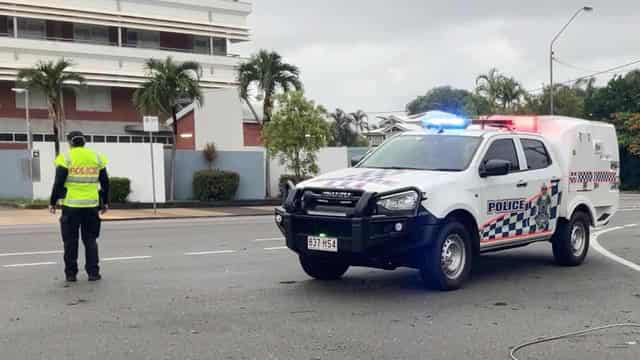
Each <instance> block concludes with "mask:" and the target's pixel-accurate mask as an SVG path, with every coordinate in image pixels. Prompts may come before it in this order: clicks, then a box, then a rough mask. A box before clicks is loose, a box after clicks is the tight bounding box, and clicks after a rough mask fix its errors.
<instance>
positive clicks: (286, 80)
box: [238, 50, 302, 123]
mask: <svg viewBox="0 0 640 360" xmlns="http://www.w3.org/2000/svg"><path fill="white" fill-rule="evenodd" d="M238 82H239V83H240V96H241V97H242V98H243V99H244V100H245V101H246V102H247V103H248V104H249V105H250V103H249V100H248V93H249V88H250V87H251V86H254V85H255V86H257V88H258V90H259V91H260V92H261V93H262V94H263V96H264V122H265V123H268V122H269V121H270V120H271V113H272V112H273V98H274V95H275V94H276V93H277V91H278V90H279V89H281V90H282V91H283V92H288V91H290V90H294V89H295V90H298V91H299V90H302V82H300V71H299V70H298V67H296V66H294V65H291V64H287V63H285V62H284V61H283V60H282V56H280V54H278V53H276V52H270V51H267V50H260V51H259V52H258V53H257V54H255V55H253V56H252V57H251V58H250V59H249V61H247V62H245V63H243V64H241V65H240V68H239V69H238ZM252 111H253V112H254V116H255V111H254V110H252ZM256 120H257V119H256Z"/></svg>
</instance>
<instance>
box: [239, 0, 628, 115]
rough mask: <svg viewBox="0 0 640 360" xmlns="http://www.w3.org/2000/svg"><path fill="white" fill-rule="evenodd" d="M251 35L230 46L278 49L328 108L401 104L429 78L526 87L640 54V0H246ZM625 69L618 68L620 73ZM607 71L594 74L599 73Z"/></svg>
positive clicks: (431, 83)
mask: <svg viewBox="0 0 640 360" xmlns="http://www.w3.org/2000/svg"><path fill="white" fill-rule="evenodd" d="M253 4H254V7H253V10H254V11H253V13H252V14H251V16H250V17H249V26H250V27H251V30H252V34H253V35H252V37H253V40H252V41H251V42H249V43H244V44H242V45H236V46H235V47H234V48H232V49H234V50H236V51H237V52H240V53H241V54H242V55H250V54H252V53H254V52H256V51H257V50H259V49H269V50H275V51H277V52H279V53H280V54H281V55H282V56H283V57H284V59H285V60H286V61H287V62H289V63H292V64H294V65H297V66H298V67H299V68H300V71H301V78H302V81H303V83H304V86H305V93H306V95H307V97H308V98H310V99H312V100H314V101H316V102H317V103H320V104H322V105H324V106H325V107H326V108H328V109H335V108H336V107H339V108H342V109H344V110H346V111H348V112H351V111H355V110H358V109H361V110H364V111H365V112H368V113H374V112H390V111H398V110H403V109H404V108H405V106H406V104H407V103H408V102H410V101H411V100H413V99H414V98H416V97H417V96H419V95H423V94H424V93H426V92H427V91H428V90H429V89H431V88H433V87H435V86H441V85H451V86H454V87H459V88H463V89H473V87H474V85H475V78H476V77H477V76H478V75H479V74H481V73H486V72H487V71H488V70H489V69H490V68H492V67H496V68H498V69H499V70H500V71H501V72H502V73H504V74H506V75H508V76H513V77H515V78H516V79H517V80H519V81H520V82H521V83H522V84H523V86H524V87H525V89H528V90H533V89H536V88H540V87H541V86H542V84H543V83H546V84H548V82H549V44H550V42H551V39H552V38H553V36H554V35H555V34H556V33H557V32H558V31H559V30H560V28H561V27H562V25H564V24H565V23H566V22H567V21H568V20H569V18H570V17H571V16H572V15H573V13H575V11H576V10H577V9H579V8H581V7H583V6H592V7H594V11H593V12H589V13H582V14H580V15H579V16H578V18H576V20H575V21H574V22H573V23H572V24H571V25H570V26H569V27H568V28H567V30H566V31H565V32H564V33H563V35H562V36H561V37H560V38H559V40H558V41H557V43H556V45H555V53H556V57H557V58H558V60H560V61H562V62H563V63H565V64H568V65H570V66H567V65H561V64H556V65H555V71H554V78H555V79H556V81H564V80H569V79H574V78H577V77H580V76H584V75H586V74H591V73H593V72H596V71H600V70H603V69H608V68H611V67H614V66H616V65H619V64H624V63H627V62H631V61H634V60H639V59H640V36H639V35H640V0H592V1H574V0H555V1H549V0H510V1H509V0H473V1H472V0H466V1H463V0H439V1H435V0H315V1H311V0H254V1H253ZM629 69H632V68H628V69H623V70H621V71H618V72H617V73H616V74H622V73H624V71H628V70H629ZM613 75H614V73H611V74H606V75H602V76H601V77H599V78H598V79H599V82H601V83H602V82H604V81H606V80H608V79H609V78H610V77H611V76H613Z"/></svg>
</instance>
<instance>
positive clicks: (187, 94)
mask: <svg viewBox="0 0 640 360" xmlns="http://www.w3.org/2000/svg"><path fill="white" fill-rule="evenodd" d="M145 71H146V73H147V81H146V82H145V83H144V84H142V87H141V88H139V89H137V90H136V91H135V92H134V93H133V103H134V104H135V105H136V107H137V108H138V109H139V110H140V112H142V113H143V114H158V115H161V116H164V117H165V118H171V119H172V123H171V124H167V125H170V126H171V128H172V130H173V131H172V132H171V134H172V139H173V145H172V147H171V165H170V166H171V178H170V183H169V200H174V199H175V187H176V141H177V138H178V116H177V115H178V112H179V111H180V108H181V107H182V106H183V105H185V103H192V102H196V103H197V104H200V105H201V104H202V103H203V101H204V100H203V96H202V89H201V88H200V77H201V75H202V68H201V67H200V64H198V63H196V62H192V61H187V62H183V63H179V62H175V61H173V59H172V58H171V57H168V58H167V59H166V60H164V61H159V60H155V59H149V60H147V62H146V63H145Z"/></svg>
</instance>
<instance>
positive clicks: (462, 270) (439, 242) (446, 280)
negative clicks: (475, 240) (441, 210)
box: [420, 221, 473, 290]
mask: <svg viewBox="0 0 640 360" xmlns="http://www.w3.org/2000/svg"><path fill="white" fill-rule="evenodd" d="M426 255H427V256H426V258H425V259H424V262H423V265H422V267H421V269H420V274H421V275H422V279H423V281H424V282H425V285H427V286H429V287H433V288H436V289H439V290H455V289H458V288H460V287H461V286H462V284H463V283H464V281H465V280H466V279H467V278H468V277H469V274H470V273H471V264H472V258H473V252H472V251H471V236H470V235H469V232H468V231H467V229H466V228H465V226H464V225H463V224H461V223H459V222H457V221H449V222H448V223H447V224H445V225H444V226H443V228H442V230H440V233H439V234H438V236H437V238H436V240H435V242H434V243H433V244H432V245H431V246H430V247H429V248H427V254H426Z"/></svg>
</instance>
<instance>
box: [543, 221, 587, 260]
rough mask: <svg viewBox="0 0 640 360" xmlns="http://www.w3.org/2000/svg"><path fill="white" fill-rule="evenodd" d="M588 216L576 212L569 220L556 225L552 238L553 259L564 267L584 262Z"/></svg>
mask: <svg viewBox="0 0 640 360" xmlns="http://www.w3.org/2000/svg"><path fill="white" fill-rule="evenodd" d="M590 224H591V221H590V219H589V215H587V214H585V213H584V212H581V211H578V212H575V213H574V214H573V215H572V216H571V220H569V221H562V222H559V223H558V230H557V231H556V233H555V235H554V236H553V239H552V240H551V241H552V244H553V257H554V258H555V260H556V262H557V263H558V264H560V265H564V266H578V265H580V264H582V263H583V262H584V259H585V258H586V257H587V252H588V251H589V236H590V235H589V226H590Z"/></svg>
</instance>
